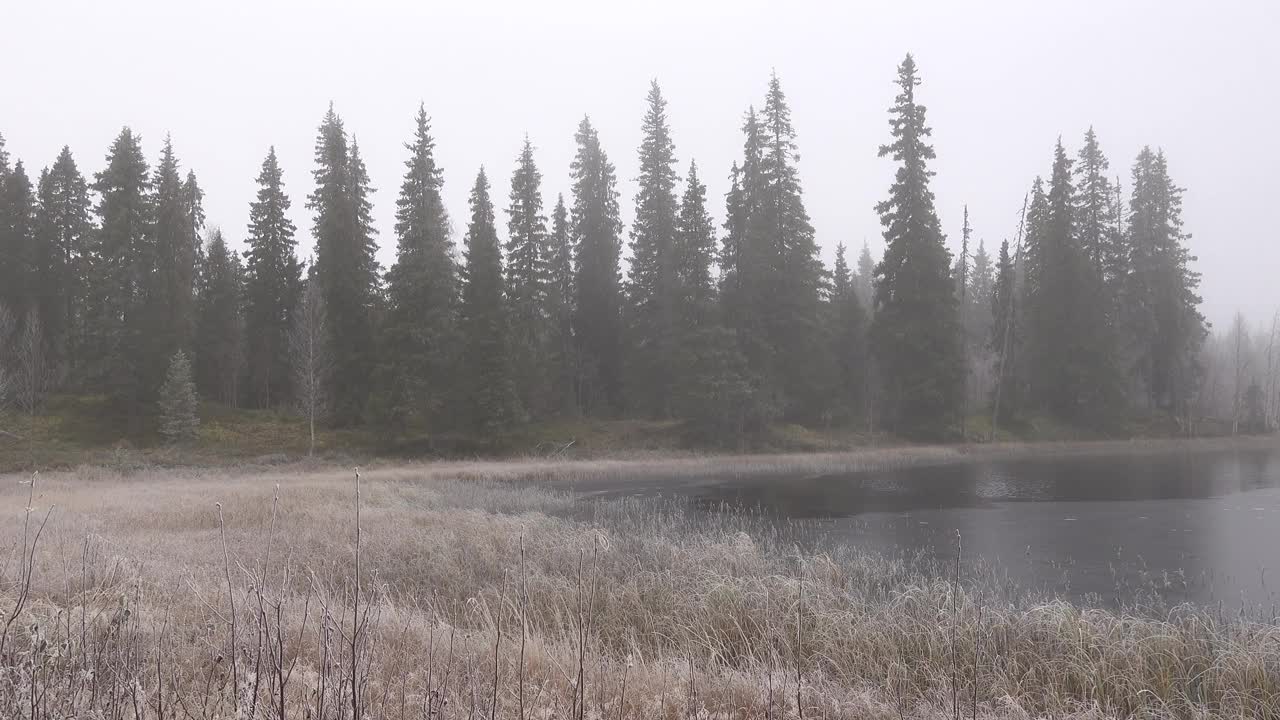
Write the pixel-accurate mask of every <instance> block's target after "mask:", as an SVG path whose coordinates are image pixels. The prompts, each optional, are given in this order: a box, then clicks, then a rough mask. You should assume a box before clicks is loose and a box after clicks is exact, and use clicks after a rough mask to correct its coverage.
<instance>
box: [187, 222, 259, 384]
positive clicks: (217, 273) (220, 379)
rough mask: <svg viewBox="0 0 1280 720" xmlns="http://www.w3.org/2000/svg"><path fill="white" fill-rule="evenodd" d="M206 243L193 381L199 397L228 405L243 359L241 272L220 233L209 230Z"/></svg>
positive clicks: (239, 374) (197, 311)
mask: <svg viewBox="0 0 1280 720" xmlns="http://www.w3.org/2000/svg"><path fill="white" fill-rule="evenodd" d="M207 245H208V247H207V248H206V250H205V251H204V257H205V261H204V264H203V272H202V274H201V278H200V281H201V282H200V294H199V297H198V299H197V302H196V332H195V339H194V343H193V344H194V346H195V366H196V367H195V383H196V389H197V390H198V391H199V392H200V394H201V395H203V396H204V397H207V398H212V399H215V400H217V401H219V402H221V403H224V404H226V405H230V406H233V407H234V406H235V405H236V404H237V403H238V401H239V397H240V377H241V375H242V372H241V371H242V369H243V363H244V357H245V353H244V350H245V348H244V345H245V337H246V336H245V324H244V317H243V313H242V305H243V303H242V301H243V300H244V299H245V297H246V294H245V293H244V268H243V266H242V265H241V263H240V257H239V256H238V255H236V254H235V253H234V252H233V251H232V250H231V249H230V248H228V247H227V241H226V239H225V238H224V237H223V236H222V230H220V229H218V228H213V229H211V230H210V231H209V233H208V240H207ZM250 337H251V336H250Z"/></svg>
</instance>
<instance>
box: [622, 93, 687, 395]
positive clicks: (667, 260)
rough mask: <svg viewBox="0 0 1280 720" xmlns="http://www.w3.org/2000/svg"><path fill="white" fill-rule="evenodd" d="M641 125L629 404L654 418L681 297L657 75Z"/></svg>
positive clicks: (668, 374)
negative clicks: (678, 302) (678, 301)
mask: <svg viewBox="0 0 1280 720" xmlns="http://www.w3.org/2000/svg"><path fill="white" fill-rule="evenodd" d="M646 102H647V105H648V107H647V109H646V110H645V115H644V120H643V122H642V124H641V133H642V134H643V139H642V140H641V141H640V151H639V156H640V158H639V159H640V177H639V179H638V188H637V190H636V197H635V203H636V214H635V220H634V221H633V223H632V227H631V272H630V282H629V283H628V284H627V301H628V302H627V305H628V307H627V316H628V317H627V320H628V322H627V325H628V327H627V334H628V343H627V344H628V352H627V358H628V365H629V370H630V372H629V375H630V394H631V403H630V406H631V407H632V408H634V409H635V410H636V411H639V412H641V413H644V414H646V415H650V416H655V417H667V416H669V415H670V414H671V381H672V376H673V373H674V363H675V346H676V342H677V339H676V335H677V318H676V312H677V311H676V302H677V300H678V295H679V289H678V286H677V284H678V277H677V272H678V268H677V262H678V258H677V253H676V219H677V218H676V215H677V207H678V206H677V201H676V183H677V181H678V180H679V178H678V177H677V175H676V169H675V163H676V158H675V143H674V142H673V141H672V139H671V128H670V126H669V125H668V122H667V101H666V100H665V99H664V98H663V97H662V90H661V88H659V87H658V82H657V81H656V80H655V81H653V82H652V83H651V84H650V86H649V95H648V97H647V98H646Z"/></svg>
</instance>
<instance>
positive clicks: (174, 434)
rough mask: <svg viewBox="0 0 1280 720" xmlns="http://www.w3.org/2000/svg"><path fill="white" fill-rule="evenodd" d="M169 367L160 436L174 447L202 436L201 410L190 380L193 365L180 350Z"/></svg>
mask: <svg viewBox="0 0 1280 720" xmlns="http://www.w3.org/2000/svg"><path fill="white" fill-rule="evenodd" d="M168 366H169V367H168V371H167V372H166V373H165V379H164V383H163V384H162V385H161V386H160V403H159V404H160V434H161V435H163V436H164V438H165V439H166V440H168V441H169V442H171V443H176V442H182V441H185V440H194V439H195V438H196V437H197V436H198V435H199V433H200V417H199V415H198V411H199V409H200V408H199V400H198V398H197V397H196V386H195V383H194V382H193V381H192V380H191V361H190V360H189V359H188V358H187V354H186V353H184V352H183V351H181V350H178V351H177V352H175V353H174V354H173V356H172V357H171V358H170V359H169V363H168Z"/></svg>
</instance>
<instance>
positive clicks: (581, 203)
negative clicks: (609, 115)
mask: <svg viewBox="0 0 1280 720" xmlns="http://www.w3.org/2000/svg"><path fill="white" fill-rule="evenodd" d="M574 139H575V140H576V141H577V144H578V151H577V154H576V155H575V157H574V160H573V164H572V165H571V166H570V168H571V171H572V173H571V176H572V179H573V207H572V210H571V217H570V231H571V235H570V236H571V238H572V243H573V250H574V272H575V277H574V293H575V295H574V321H573V327H574V339H575V341H576V344H577V361H578V368H579V385H578V387H579V394H578V398H579V403H580V405H581V407H582V409H583V410H584V411H586V412H588V413H592V414H599V415H608V414H613V413H615V412H617V411H618V410H620V409H621V407H622V377H621V369H622V368H621V366H622V333H621V322H622V319H621V305H622V297H621V277H620V273H621V270H620V268H619V262H620V256H621V252H622V242H621V240H620V238H619V235H620V233H621V232H622V221H621V220H620V219H619V208H618V191H617V189H616V186H617V178H616V175H615V173H614V168H613V163H611V162H609V158H608V156H606V155H605V152H604V150H603V149H602V148H601V147H600V137H599V135H598V134H597V133H596V130H595V128H593V127H592V126H591V120H590V119H589V118H586V117H584V118H583V119H582V122H581V123H580V124H579V125H578V132H577V134H576V135H575V136H574Z"/></svg>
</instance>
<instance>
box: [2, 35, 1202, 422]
mask: <svg viewBox="0 0 1280 720" xmlns="http://www.w3.org/2000/svg"><path fill="white" fill-rule="evenodd" d="M920 82H921V81H920V78H919V74H918V70H917V67H916V65H915V62H914V60H913V58H912V57H911V56H910V55H908V56H907V57H906V59H905V60H904V61H903V62H902V63H901V65H900V66H899V68H898V72H897V78H896V86H897V88H898V94H897V96H896V97H895V99H894V101H893V104H892V106H891V108H890V122H889V134H888V141H887V143H886V144H885V145H883V146H881V147H880V149H879V154H880V156H881V157H885V158H889V159H890V160H891V161H892V162H893V163H894V164H895V166H896V168H897V170H896V173H895V176H894V179H893V182H892V184H891V186H890V188H889V191H888V193H887V195H886V197H885V198H884V199H883V200H882V201H881V202H879V203H878V204H877V205H876V211H877V212H878V214H879V216H880V220H881V223H882V225H883V233H884V239H885V242H886V250H885V252H884V255H883V257H882V258H881V260H880V262H878V263H876V262H874V261H873V259H872V257H871V255H870V252H869V251H868V249H867V247H866V246H865V244H864V245H863V248H862V251H861V253H860V255H859V257H858V258H857V260H856V262H855V264H854V265H851V263H850V259H849V258H848V257H847V255H846V248H845V246H844V245H843V244H841V245H839V246H838V247H837V251H836V257H835V263H834V266H832V267H830V268H828V267H827V266H825V265H824V263H823V262H822V260H821V259H820V257H819V246H818V243H817V239H816V237H815V232H814V228H813V226H812V224H811V222H810V219H809V215H808V213H807V212H806V210H805V205H804V195H803V191H802V185H801V180H800V174H799V170H798V145H797V132H796V129H795V128H794V126H793V124H792V120H791V111H790V107H789V105H788V102H787V98H786V95H785V93H784V92H783V89H782V84H781V82H780V81H779V79H778V77H777V76H776V75H775V76H773V77H771V78H770V80H769V84H768V89H767V92H766V94H765V97H764V99H763V103H762V104H761V105H760V106H759V107H756V106H752V107H751V108H749V109H748V110H747V111H746V113H745V114H744V116H743V122H742V125H741V133H742V154H741V157H740V158H739V159H738V160H737V161H735V162H734V164H733V166H732V167H731V168H730V169H729V186H730V189H729V191H728V192H727V194H726V195H725V198H724V213H723V218H724V220H723V223H722V224H719V225H717V223H716V221H715V220H714V219H713V217H712V212H711V210H710V208H709V206H708V203H709V200H708V198H707V192H706V186H705V185H704V184H703V182H702V180H701V172H702V171H701V169H700V168H699V166H698V165H697V163H696V162H695V161H693V160H692V159H690V160H689V161H688V163H687V165H685V164H682V162H681V160H680V158H679V156H678V153H677V150H676V144H675V140H674V138H673V137H672V133H671V128H670V123H669V119H668V109H667V102H666V100H665V98H664V97H663V95H662V91H661V89H660V87H659V85H658V84H657V82H656V81H655V82H654V83H653V84H652V86H651V87H650V90H649V93H648V97H647V107H646V111H645V114H644V116H643V118H642V119H641V123H642V129H643V140H642V142H641V144H640V147H639V148H638V155H639V167H640V172H639V177H638V184H637V187H638V189H637V191H636V194H635V197H634V198H632V199H631V201H632V203H633V205H634V219H633V221H632V223H631V225H630V227H629V228H627V227H624V224H623V222H622V220H621V212H620V209H621V204H620V203H621V198H620V193H619V191H618V189H617V177H616V170H615V167H614V165H613V163H612V162H611V161H610V159H609V157H608V155H607V154H606V152H605V150H604V147H603V144H602V142H601V139H600V137H599V134H598V133H597V131H596V129H595V127H594V126H593V125H592V123H591V120H590V118H589V117H584V118H583V120H582V121H581V123H580V124H579V126H578V128H577V132H576V133H575V136H574V137H575V141H576V146H577V151H576V155H575V157H574V159H573V162H572V164H571V166H570V168H569V172H570V180H571V190H570V193H569V197H567V198H566V197H564V196H563V195H561V196H558V197H556V198H555V200H554V202H551V203H548V200H549V199H548V198H546V197H544V194H543V191H542V177H543V176H542V172H541V170H540V169H539V167H538V165H537V162H536V153H535V147H534V145H533V143H532V141H531V140H530V139H529V138H527V137H526V139H525V142H524V145H523V147H522V149H521V151H520V153H519V155H518V156H517V157H516V158H515V163H514V169H513V171H512V172H511V175H510V181H509V191H508V192H507V193H506V199H505V204H503V205H502V207H501V208H500V209H499V208H498V207H497V205H498V204H499V203H502V202H503V201H502V200H501V198H498V199H496V202H495V197H494V194H495V189H494V187H493V186H492V183H491V181H490V176H489V174H488V172H487V170H486V169H485V168H480V169H479V172H478V173H477V174H476V176H475V179H474V182H473V183H472V186H471V187H472V189H471V193H470V198H469V203H468V208H467V214H466V216H465V218H466V220H465V231H464V233H463V235H462V237H461V247H460V248H459V247H457V245H456V244H455V238H454V235H453V233H452V221H451V217H450V213H449V211H448V209H447V208H446V207H445V206H444V203H443V201H442V198H441V190H442V187H443V184H444V170H443V168H441V167H440V166H439V164H438V163H437V160H436V154H435V142H436V141H435V137H434V136H433V134H432V129H431V122H430V118H429V116H428V115H427V112H426V109H425V108H420V109H419V111H418V113H417V116H416V118H415V123H414V131H413V134H412V135H411V136H410V138H409V141H408V142H407V143H406V144H405V163H404V174H403V177H402V179H401V183H400V187H399V193H398V196H397V198H396V205H395V208H396V209H395V226H394V230H393V232H394V238H395V243H396V254H395V261H394V263H393V264H392V265H391V267H389V268H385V270H384V268H382V267H380V265H379V263H378V261H377V259H376V257H375V253H376V250H377V247H378V238H377V231H376V230H375V228H374V226H373V222H372V219H371V211H372V199H371V198H372V194H373V190H372V187H371V183H370V178H369V176H368V173H367V171H366V169H365V165H364V162H363V161H362V159H361V155H360V148H359V145H358V144H357V142H356V140H355V138H354V136H353V135H352V134H350V133H349V132H348V131H347V129H346V128H345V126H344V124H343V121H342V119H341V117H340V116H339V115H338V114H337V112H336V110H335V109H334V107H333V106H332V105H330V107H329V110H328V112H327V113H326V114H325V116H324V118H323V120H322V121H321V123H320V126H319V130H318V133H317V136H316V142H315V156H314V167H313V169H312V181H313V187H312V189H311V192H310V193H309V194H308V195H307V196H306V199H305V202H306V207H307V209H309V210H310V211H311V217H312V225H311V228H310V232H311V235H312V237H313V238H314V241H315V243H314V248H315V250H314V256H313V257H312V258H310V259H309V261H308V262H303V260H302V259H301V258H300V257H299V256H298V248H297V236H298V233H299V229H298V228H297V227H295V226H294V224H293V223H292V222H291V221H290V220H289V210H290V207H291V204H292V199H291V197H290V193H289V191H288V189H287V188H286V187H285V185H284V182H283V175H282V170H281V167H280V164H279V161H278V158H277V157H276V154H275V151H274V149H270V150H268V152H267V155H266V157H265V159H264V160H263V162H262V166H261V170H260V172H259V173H258V176H257V185H258V191H257V195H256V197H255V198H254V199H253V200H252V202H251V204H250V213H249V215H250V220H249V225H248V228H247V231H246V235H245V238H244V245H245V247H246V249H245V250H244V251H243V252H242V253H237V252H234V251H233V250H232V249H231V248H230V247H229V244H228V241H227V239H226V238H225V237H224V235H223V233H222V231H221V230H219V229H217V228H211V227H206V225H205V218H204V213H203V211H202V198H203V193H202V192H201V189H200V187H199V184H198V182H197V179H196V176H195V174H194V173H193V172H191V171H187V172H186V173H185V174H184V173H183V172H182V168H181V165H180V163H179V161H178V158H177V155H176V151H175V149H174V147H173V144H172V142H171V141H170V140H169V139H167V138H166V141H165V144H164V146H163V149H162V151H161V156H160V160H159V163H158V164H157V165H156V166H155V167H154V168H152V167H151V166H150V165H149V164H148V162H147V161H146V159H145V158H144V156H143V152H142V148H141V141H140V138H139V137H138V136H137V134H135V133H134V132H133V131H131V130H130V129H129V128H125V129H123V130H122V131H121V132H120V134H119V135H118V136H117V137H116V139H115V141H114V142H113V143H112V145H111V147H110V149H109V151H108V153H107V157H106V165H105V167H104V169H102V170H101V171H99V172H97V173H96V174H95V175H94V176H93V177H92V179H91V180H90V179H87V178H86V177H85V176H84V175H83V174H82V173H81V172H80V170H79V168H78V167H77V164H76V161H75V159H74V157H73V156H72V153H71V151H70V149H69V148H64V149H63V150H62V152H61V154H60V155H59V156H58V158H57V159H56V161H55V162H54V163H53V165H52V166H50V167H48V168H46V169H44V170H42V171H41V172H40V174H39V177H38V180H37V182H36V183H34V185H33V183H32V182H31V181H30V179H29V175H28V172H27V170H26V168H25V167H24V165H23V163H22V161H21V160H16V161H15V162H13V163H12V165H11V164H10V160H9V157H8V155H7V154H6V153H5V152H4V146H3V139H2V138H0V306H3V307H5V308H8V310H7V311H5V312H6V314H7V316H8V317H10V318H11V319H10V321H9V322H8V323H7V327H6V328H5V329H4V335H5V342H6V345H5V348H4V349H0V358H6V360H5V361H4V362H0V367H9V368H13V367H17V364H16V361H15V358H16V357H17V356H18V355H19V354H21V353H19V352H18V350H19V348H20V347H21V346H23V345H24V342H23V341H22V338H24V337H26V338H28V340H27V342H26V344H30V343H31V342H36V343H37V344H38V345H39V346H40V348H41V350H40V352H41V353H42V355H41V357H43V358H46V359H47V365H48V367H49V368H56V372H51V373H50V378H51V379H50V382H49V383H48V385H49V386H50V388H54V387H56V388H59V389H61V390H63V391H67V392H80V393H93V394H102V395H106V396H108V397H109V398H110V399H111V400H112V401H113V403H114V404H115V405H116V406H117V407H118V408H119V409H120V410H121V411H123V412H124V413H125V414H126V415H127V416H128V417H130V418H140V417H145V416H146V415H147V414H148V413H151V412H152V411H153V410H152V409H153V408H154V407H155V406H156V403H157V401H158V400H159V399H161V398H160V395H161V388H162V386H164V385H165V384H166V378H169V379H170V380H172V376H173V375H174V372H173V370H174V368H173V366H174V364H175V363H178V364H182V363H186V362H188V358H190V359H191V360H190V362H191V369H190V374H191V375H192V383H193V384H194V386H195V388H196V389H197V390H198V392H199V395H200V396H202V397H204V398H206V399H210V400H216V401H218V402H222V403H226V404H230V405H244V406H249V407H256V408H271V407H281V406H287V405H293V406H302V407H304V408H305V414H307V415H308V417H310V418H311V420H312V421H313V422H312V426H313V427H314V421H315V420H316V419H318V418H319V417H321V416H324V417H325V418H326V419H327V422H329V423H330V424H332V425H336V426H353V425H360V424H374V425H377V426H380V427H384V428H386V429H388V430H390V431H393V432H400V433H408V432H426V433H431V434H435V433H443V432H453V431H461V432H493V431H499V430H502V429H505V428H510V427H512V426H516V425H519V424H521V423H525V422H529V421H536V420H540V419H545V418H552V417H558V416H563V415H574V414H585V415H588V416H594V417H620V416H628V417H645V418H666V419H681V420H685V421H687V423H688V426H689V427H690V428H691V430H693V431H696V432H697V433H700V434H702V435H703V436H704V438H706V439H708V440H710V441H714V442H718V443H723V444H730V443H741V442H745V441H746V439H747V438H748V437H750V436H751V435H752V434H754V433H759V432H762V431H764V430H765V429H766V428H767V427H768V426H769V424H770V423H771V422H774V421H777V420H785V421H788V422H798V423H804V424H810V425H814V424H851V425H863V426H867V427H869V428H874V429H886V430H889V431H893V432H896V433H899V434H901V435H904V436H907V437H916V438H927V439H945V438H951V437H955V436H956V435H957V433H966V434H971V433H968V432H967V430H966V429H965V420H966V418H969V417H972V416H974V415H983V414H989V415H990V417H991V420H992V423H993V425H994V424H997V423H1000V424H1006V425H1007V424H1009V423H1016V422H1019V421H1020V419H1022V418H1027V417H1034V416H1038V415H1041V414H1047V415H1051V416H1054V417H1057V418H1060V419H1062V420H1065V421H1068V422H1072V423H1078V424H1081V425H1086V426H1094V427H1102V426H1105V425H1106V424H1107V423H1110V422H1113V421H1114V420H1115V419H1116V418H1118V417H1120V416H1121V415H1122V414H1123V413H1124V412H1125V411H1129V410H1132V409H1133V408H1143V409H1158V410H1160V411H1164V412H1167V413H1168V414H1169V415H1170V416H1172V417H1177V418H1179V419H1180V420H1182V421H1184V422H1190V421H1191V419H1192V415H1193V412H1192V408H1193V406H1194V400H1195V398H1196V397H1197V393H1198V392H1199V390H1200V388H1201V385H1202V380H1203V377H1204V374H1205V373H1204V368H1203V367H1202V364H1201V363H1200V352H1201V347H1202V344H1203V341H1204V339H1205V337H1206V323H1205V321H1204V318H1203V316H1202V315H1201V314H1200V313H1199V311H1198V306H1199V303H1200V298H1199V296H1198V295H1197V286H1198V283H1199V275H1198V274H1197V273H1196V272H1195V271H1194V269H1193V267H1192V263H1193V261H1194V260H1195V258H1194V257H1192V256H1191V255H1190V254H1189V251H1188V249H1187V240H1188V238H1189V235H1187V233H1186V232H1185V230H1184V228H1183V225H1182V219H1181V198H1182V189H1181V188H1180V187H1178V186H1177V185H1175V184H1174V182H1173V181H1172V179H1171V177H1170V175H1169V172H1168V165H1167V161H1166V158H1165V156H1164V154H1163V153H1162V152H1160V151H1154V150H1151V149H1150V148H1144V149H1143V150H1142V151H1141V153H1139V155H1138V157H1137V159H1136V160H1135V162H1134V163H1133V166H1132V169H1131V173H1130V181H1129V187H1128V195H1129V197H1128V199H1127V201H1126V200H1125V199H1124V197H1123V189H1122V186H1121V182H1120V180H1119V179H1118V178H1114V177H1113V176H1112V175H1111V174H1110V172H1109V163H1108V160H1107V158H1106V157H1105V155H1104V154H1103V152H1102V150H1101V147H1100V143H1099V140H1098V138H1097V136H1096V135H1095V134H1094V133H1093V131H1092V130H1090V131H1089V132H1088V134H1086V136H1085V137H1084V139H1083V142H1082V144H1081V146H1080V148H1079V150H1078V151H1077V152H1076V153H1075V156H1074V158H1073V157H1072V155H1071V154H1069V153H1068V152H1067V150H1066V148H1065V147H1064V146H1063V144H1062V142H1061V140H1059V142H1058V144H1057V146H1056V148H1055V149H1054V152H1053V155H1052V162H1051V164H1050V166H1049V172H1048V175H1047V178H1048V179H1047V181H1046V180H1043V179H1041V178H1036V180H1035V181H1034V183H1033V184H1032V186H1031V188H1030V191H1029V192H1028V195H1027V198H1026V201H1025V203H1024V204H1025V208H1024V212H1023V217H1022V221H1021V223H1020V225H1021V227H1020V228H1019V231H1018V233H1017V235H1016V236H1015V237H1014V238H1013V242H1012V243H1011V242H1010V241H1009V240H1007V239H1006V240H1004V241H1003V242H1002V243H1001V244H1000V246H999V249H998V252H996V253H995V254H994V256H993V254H992V253H991V252H990V251H989V250H988V249H987V247H986V245H985V243H984V242H983V241H981V240H979V241H978V242H977V243H976V246H975V243H974V241H973V234H974V233H973V229H972V228H971V227H970V224H969V218H968V210H967V208H966V211H965V216H964V224H963V226H962V232H961V235H962V238H961V245H960V253H958V254H956V255H953V254H952V253H951V252H950V251H949V250H948V248H947V246H946V244H945V239H946V238H945V235H944V233H943V230H942V223H941V221H940V219H939V217H938V214H937V211H936V209H935V206H934V195H933V191H932V189H931V181H932V178H933V175H934V172H933V170H932V169H930V165H931V162H932V161H933V160H934V159H935V150H934V148H933V146H932V145H931V144H930V141H929V137H930V134H931V130H930V126H929V124H928V123H927V121H926V108H925V106H924V105H923V104H922V103H920V102H919V101H918V100H917V92H918V87H919V85H920ZM548 206H549V208H550V209H548ZM502 224H505V231H506V232H505V239H504V238H503V237H502V236H501V234H500V232H499V227H500V225H502ZM624 248H625V249H626V250H627V251H629V262H628V263H626V265H627V267H626V273H625V275H624V272H623V269H624V268H623V265H624V263H623V257H624ZM855 265H856V266H855ZM32 328H34V329H36V334H37V336H38V340H30V336H31V334H32ZM179 370H181V368H179ZM179 374H181V372H179ZM10 376H12V373H10ZM3 394H4V391H3V390H0V395H3ZM167 396H168V395H166V397H167Z"/></svg>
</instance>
